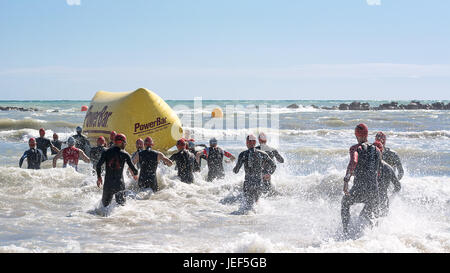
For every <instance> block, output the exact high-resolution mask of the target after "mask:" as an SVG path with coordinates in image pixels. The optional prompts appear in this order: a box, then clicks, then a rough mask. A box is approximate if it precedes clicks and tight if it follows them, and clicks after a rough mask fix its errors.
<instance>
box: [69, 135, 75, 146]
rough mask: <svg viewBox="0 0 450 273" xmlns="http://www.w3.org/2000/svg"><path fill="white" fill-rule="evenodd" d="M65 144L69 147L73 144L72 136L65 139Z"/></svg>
mask: <svg viewBox="0 0 450 273" xmlns="http://www.w3.org/2000/svg"><path fill="white" fill-rule="evenodd" d="M67 145H68V146H69V147H72V146H73V145H75V139H74V138H73V137H69V138H68V139H67Z"/></svg>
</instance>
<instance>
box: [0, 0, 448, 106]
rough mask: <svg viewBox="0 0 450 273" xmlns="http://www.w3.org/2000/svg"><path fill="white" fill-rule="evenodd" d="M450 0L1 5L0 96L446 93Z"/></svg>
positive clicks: (99, 0)
mask: <svg viewBox="0 0 450 273" xmlns="http://www.w3.org/2000/svg"><path fill="white" fill-rule="evenodd" d="M448 14H450V1H447V0H427V1H423V0H420V1H419V0H314V1H312V0H310V1H303V0H276V1H275V0H271V1H269V0H164V1H161V0H160V1H153V0H129V1H119V0H39V1H31V0H1V1H0V100H61V99H62V100H90V99H91V98H92V97H93V96H94V94H95V93H96V92H97V91H99V90H104V91H112V92H117V91H132V90H135V89H137V88H140V87H144V88H147V89H150V90H152V91H154V92H156V93H157V94H158V95H160V96H161V97H162V98H164V99H171V100H176V99H180V100H181V99H183V100H185V99H188V100H189V99H194V97H202V98H203V99H230V100H239V99H258V100H261V99H267V100H274V99H280V100H284V99H292V100H302V99H305V100H311V99H318V100H335V99H345V100H347V99H360V100H409V99H427V100H449V99H450V16H448Z"/></svg>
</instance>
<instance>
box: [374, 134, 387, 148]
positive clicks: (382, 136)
mask: <svg viewBox="0 0 450 273" xmlns="http://www.w3.org/2000/svg"><path fill="white" fill-rule="evenodd" d="M375 141H380V142H381V144H383V145H385V144H386V135H385V134H384V133H383V132H378V133H377V135H376V136H375Z"/></svg>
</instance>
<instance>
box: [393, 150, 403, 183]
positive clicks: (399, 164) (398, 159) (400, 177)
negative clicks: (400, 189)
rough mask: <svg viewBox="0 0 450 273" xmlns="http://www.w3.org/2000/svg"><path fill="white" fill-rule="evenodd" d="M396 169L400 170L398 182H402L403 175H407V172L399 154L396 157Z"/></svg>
mask: <svg viewBox="0 0 450 273" xmlns="http://www.w3.org/2000/svg"><path fill="white" fill-rule="evenodd" d="M395 167H396V168H397V170H398V180H401V179H402V177H403V175H404V174H405V171H404V170H403V165H402V162H401V161H400V157H399V156H398V155H397V154H396V155H395Z"/></svg>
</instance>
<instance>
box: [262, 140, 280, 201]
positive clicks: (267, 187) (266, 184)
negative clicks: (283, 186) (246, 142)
mask: <svg viewBox="0 0 450 273" xmlns="http://www.w3.org/2000/svg"><path fill="white" fill-rule="evenodd" d="M258 141H259V144H260V145H259V146H257V147H256V149H258V150H261V151H264V152H266V153H267V155H269V157H270V158H271V159H272V160H273V159H274V158H275V159H276V160H277V161H278V163H284V158H283V157H282V156H281V155H280V153H278V151H277V150H276V149H275V148H272V147H270V146H268V145H267V136H266V134H264V133H260V134H259V136H258ZM269 192H273V188H272V183H271V179H269V180H265V179H263V181H262V193H269Z"/></svg>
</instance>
